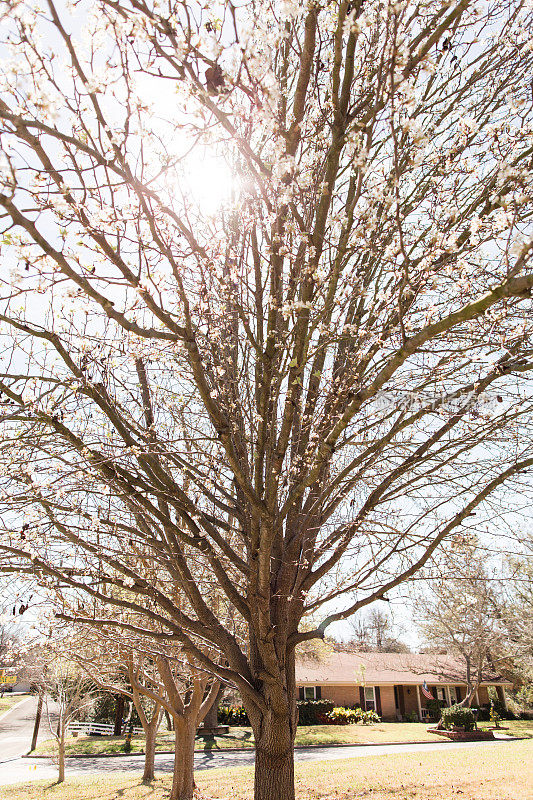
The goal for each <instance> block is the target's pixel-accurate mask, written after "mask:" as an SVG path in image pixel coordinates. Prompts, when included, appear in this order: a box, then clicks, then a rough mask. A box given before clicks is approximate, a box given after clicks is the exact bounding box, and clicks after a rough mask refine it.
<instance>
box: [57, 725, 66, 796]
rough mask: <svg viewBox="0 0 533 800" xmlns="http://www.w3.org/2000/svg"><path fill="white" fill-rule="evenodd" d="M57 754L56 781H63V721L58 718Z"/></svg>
mask: <svg viewBox="0 0 533 800" xmlns="http://www.w3.org/2000/svg"><path fill="white" fill-rule="evenodd" d="M57 755H58V777H57V782H58V783H63V781H64V780H65V723H64V721H63V720H62V719H61V716H60V718H59V739H58V743H57Z"/></svg>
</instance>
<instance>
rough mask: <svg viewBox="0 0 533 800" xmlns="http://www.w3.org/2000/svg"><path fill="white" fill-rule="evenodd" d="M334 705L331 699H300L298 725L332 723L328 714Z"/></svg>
mask: <svg viewBox="0 0 533 800" xmlns="http://www.w3.org/2000/svg"><path fill="white" fill-rule="evenodd" d="M334 705H335V704H334V703H332V702H331V700H300V701H299V702H298V715H299V716H298V725H331V724H332V721H331V720H330V719H329V716H328V714H329V712H330V711H332V710H333V707H334Z"/></svg>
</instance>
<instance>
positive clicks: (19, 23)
mask: <svg viewBox="0 0 533 800" xmlns="http://www.w3.org/2000/svg"><path fill="white" fill-rule="evenodd" d="M8 7H9V13H8V14H7V15H6V16H5V18H4V20H3V28H2V34H1V35H2V48H3V52H5V53H6V54H7V56H6V62H5V64H3V67H4V70H3V77H2V83H1V87H0V91H1V96H0V137H1V141H2V148H3V153H4V155H3V163H2V189H1V192H0V208H1V209H2V215H3V216H2V224H3V230H4V233H3V248H4V263H5V264H6V265H7V268H8V269H7V272H8V273H9V274H7V275H6V276H5V277H3V278H2V287H3V291H2V310H1V316H0V320H1V321H2V325H3V327H2V336H3V340H2V341H3V353H4V354H5V366H4V367H3V369H2V377H1V379H0V389H1V391H2V395H1V397H2V411H3V417H2V419H3V426H2V441H1V449H0V459H1V466H2V470H3V473H2V491H3V500H4V503H5V506H6V513H5V514H3V515H2V525H3V529H4V530H3V537H2V548H3V565H4V567H5V569H6V570H9V569H12V570H15V571H18V572H19V573H23V572H24V571H25V570H27V571H28V572H30V573H31V574H32V575H33V576H34V578H35V580H37V581H39V582H40V584H41V586H42V587H48V588H49V590H50V592H54V591H55V588H56V587H57V586H58V585H61V586H63V587H64V586H68V587H70V589H71V591H72V593H73V594H76V596H78V597H80V598H81V595H82V594H85V596H86V598H88V599H86V600H85V601H83V600H81V599H80V601H79V602H80V603H81V606H82V610H83V607H84V606H83V603H84V602H85V603H86V607H85V610H86V612H87V613H85V614H83V613H80V615H78V616H79V618H80V619H82V618H83V619H84V620H85V622H86V624H87V625H93V626H98V625H101V624H102V619H100V618H99V617H98V616H97V614H96V613H93V608H91V602H92V601H94V603H95V607H96V610H97V612H98V614H99V613H100V610H101V608H102V607H105V604H108V605H109V606H112V607H113V608H114V609H118V611H116V612H114V616H115V619H114V621H112V620H111V615H108V616H105V617H104V619H105V624H106V625H107V626H111V625H115V626H116V627H117V628H121V629H122V630H127V626H128V624H129V623H127V621H126V620H124V619H122V618H121V615H120V609H127V610H128V611H133V612H134V613H135V614H138V615H139V618H145V619H146V620H147V624H146V625H145V626H143V625H140V624H139V625H138V626H137V627H139V628H140V633H142V634H144V633H146V630H152V631H154V629H156V631H155V633H154V636H158V637H159V639H160V641H164V640H165V639H167V640H168V641H172V642H178V643H179V644H180V645H181V647H182V648H184V650H185V652H186V653H187V657H190V658H191V659H194V661H195V663H196V665H197V667H195V669H198V668H203V669H206V670H208V671H211V672H212V673H213V674H217V675H218V676H219V677H220V678H221V679H222V680H225V681H227V682H228V683H230V684H232V685H235V686H237V687H238V688H239V691H240V692H241V694H242V697H243V702H244V704H245V706H246V708H247V712H248V716H249V718H250V721H251V724H252V727H253V730H254V736H255V741H256V800H273V799H274V798H275V800H277V799H278V798H280V797H283V798H286V799H287V800H292V798H294V781H293V772H294V767H293V745H294V736H295V730H296V721H297V716H296V715H297V712H296V693H295V678H294V657H295V656H294V654H295V648H296V646H297V645H298V644H299V643H301V642H302V641H306V640H308V639H312V638H315V637H321V636H323V635H324V631H325V630H326V629H327V627H328V625H330V624H331V623H332V622H334V621H336V620H340V619H345V618H348V617H350V616H351V615H352V614H354V613H355V612H357V611H358V610H359V609H361V608H363V607H365V606H367V605H369V604H370V603H372V602H374V601H375V600H377V599H379V598H381V597H383V595H384V593H386V592H387V591H390V590H392V589H394V587H396V586H398V585H399V584H401V583H402V582H403V581H405V580H407V579H409V578H411V577H412V576H413V575H414V574H415V573H416V572H417V570H419V569H420V568H421V567H422V566H423V565H424V564H425V563H426V562H427V561H428V559H430V558H431V556H432V554H433V553H434V552H435V551H436V549H437V548H438V547H439V545H440V544H441V543H442V542H443V541H445V540H446V539H447V538H449V537H453V536H454V534H455V532H456V531H458V530H459V528H460V526H461V524H462V523H463V521H464V520H465V519H466V518H467V517H468V516H469V515H470V514H471V513H473V511H474V509H476V508H483V507H484V506H485V504H486V503H487V502H488V501H489V500H490V502H491V503H492V504H496V503H498V502H501V501H502V498H503V499H504V502H505V503H506V504H512V503H513V502H514V501H515V500H516V498H517V496H518V495H519V493H520V492H527V491H529V486H528V484H527V482H526V481H523V478H522V476H523V474H524V473H526V472H527V470H529V469H531V467H532V466H533V449H532V446H531V436H530V419H531V392H530V391H528V390H526V389H525V386H526V382H527V381H528V380H529V373H530V371H531V368H532V366H533V361H532V358H531V355H532V351H531V344H532V342H531V334H532V324H533V322H532V320H533V317H532V315H531V300H530V292H531V289H532V287H533V272H532V270H531V264H530V258H531V250H532V247H533V243H532V240H531V238H530V227H529V225H530V216H531V196H532V192H531V171H530V169H529V166H530V161H531V142H530V130H531V117H532V111H531V89H530V76H531V66H532V53H531V48H530V39H529V31H530V30H531V23H532V20H531V12H530V10H528V5H527V3H525V2H523V1H522V0H505V2H504V0H494V2H491V3H488V2H482V3H474V2H473V0H459V2H457V3H455V4H453V5H450V4H449V2H447V0H429V2H427V3H425V4H420V3H414V2H412V0H394V2H390V1H389V0H387V2H385V3H383V2H378V1H377V0H365V1H364V2H363V1H362V0H357V2H355V3H353V2H347V1H346V0H341V2H339V3H336V4H331V3H325V2H320V1H317V2H314V1H313V0H311V2H309V3H296V2H295V0H284V2H283V3H281V2H279V3H278V2H266V1H265V2H263V0H256V1H254V2H251V3H248V4H244V6H243V7H239V8H236V7H235V5H234V4H233V3H231V2H225V0H223V1H222V2H221V3H219V4H217V6H216V12H215V11H214V10H213V9H211V10H209V9H207V8H204V7H203V6H202V5H200V4H196V3H190V4H186V3H182V2H170V3H169V5H168V6H166V7H165V8H163V6H162V5H161V4H156V3H152V2H147V0H134V1H133V0H131V2H130V0H113V2H111V0H93V2H81V3H79V4H76V5H75V6H74V7H72V8H69V9H68V10H67V9H63V8H58V7H57V6H56V5H55V3H54V2H53V0H47V2H46V3H45V6H44V8H43V7H42V6H41V5H38V4H36V3H34V2H33V0H22V2H10V3H8ZM86 32H87V33H89V38H88V39H86V38H85V37H86ZM11 53H13V57H12V58H11V57H10V54H11ZM491 399H492V401H493V402H489V401H490V400H491ZM506 491H507V494H506ZM139 564H142V565H143V566H142V569H140V568H139ZM160 575H163V576H164V577H163V579H160V577H159V576H160ZM198 575H200V576H201V577H200V579H198V577H197V576H198ZM207 575H208V576H209V578H206V576H207ZM206 581H210V582H211V584H212V586H213V592H211V593H210V592H209V591H206ZM117 585H120V586H122V587H123V588H124V590H125V591H124V595H118V594H117V592H116V591H114V590H115V589H116V587H117ZM176 587H178V589H177V588H176ZM215 587H216V589H217V591H218V590H221V591H222V592H223V593H224V595H225V606H226V607H225V609H224V613H223V614H222V615H220V614H219V612H218V611H217V607H216V603H213V602H212V600H213V599H214V598H215V597H216V592H215ZM230 610H231V614H233V615H234V618H235V619H239V620H241V621H244V623H245V624H246V626H247V635H246V640H243V639H242V637H240V636H239V635H238V634H237V633H236V632H235V628H234V626H233V623H232V622H231V621H230V622H227V620H228V619H230V618H231V615H230V614H229V611H230ZM307 615H313V617H317V616H318V615H320V620H321V621H320V623H319V624H318V625H317V626H315V627H313V628H311V629H306V626H300V623H301V620H302V619H303V618H305V617H306V616H307ZM221 620H223V621H221ZM203 645H208V646H209V647H210V648H213V651H214V652H215V653H216V654H217V657H216V658H211V657H208V656H206V655H205V648H204V647H203ZM222 656H223V658H222ZM168 683H169V686H170V689H168V688H167V691H173V690H172V682H171V681H170V680H169V682H168ZM190 796H191V790H190V786H188V787H186V788H183V789H182V792H181V794H180V798H181V799H182V800H190Z"/></svg>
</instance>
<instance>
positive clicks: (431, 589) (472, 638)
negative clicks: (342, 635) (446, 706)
mask: <svg viewBox="0 0 533 800" xmlns="http://www.w3.org/2000/svg"><path fill="white" fill-rule="evenodd" d="M486 562H487V557H486V553H484V552H483V551H480V550H479V549H478V548H477V547H476V546H475V545H473V544H471V545H468V546H461V547H459V548H458V549H454V550H453V551H451V552H450V553H449V554H448V558H447V559H446V560H445V561H444V563H443V565H442V566H441V570H442V576H441V577H438V578H437V577H434V578H433V579H432V580H430V581H428V586H427V590H426V592H425V593H420V594H419V595H418V597H417V600H416V603H415V613H416V615H417V617H418V620H419V623H420V628H421V631H422V633H423V635H424V637H425V640H426V643H427V644H428V645H429V646H430V647H432V648H433V649H437V650H444V651H445V652H447V653H450V654H452V655H455V656H457V657H458V661H459V663H462V665H463V670H464V674H463V678H464V680H465V683H466V694H465V697H464V698H463V699H462V700H461V702H460V705H466V706H471V705H472V701H473V700H474V698H475V695H476V692H477V691H478V689H479V686H480V684H481V682H482V681H483V680H486V673H487V671H489V670H490V671H494V669H495V668H497V665H498V662H499V661H501V660H502V658H506V657H508V656H509V655H510V652H511V651H510V650H509V648H508V647H507V637H506V631H505V625H504V623H503V620H502V614H501V609H502V598H501V592H500V589H499V586H498V584H497V582H494V581H493V580H492V576H491V575H489V574H488V571H487V566H486Z"/></svg>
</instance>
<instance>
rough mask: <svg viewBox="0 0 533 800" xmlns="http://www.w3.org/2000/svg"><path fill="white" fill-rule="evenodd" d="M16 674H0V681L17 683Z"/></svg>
mask: <svg viewBox="0 0 533 800" xmlns="http://www.w3.org/2000/svg"><path fill="white" fill-rule="evenodd" d="M16 682H17V676H16V675H0V683H16Z"/></svg>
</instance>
